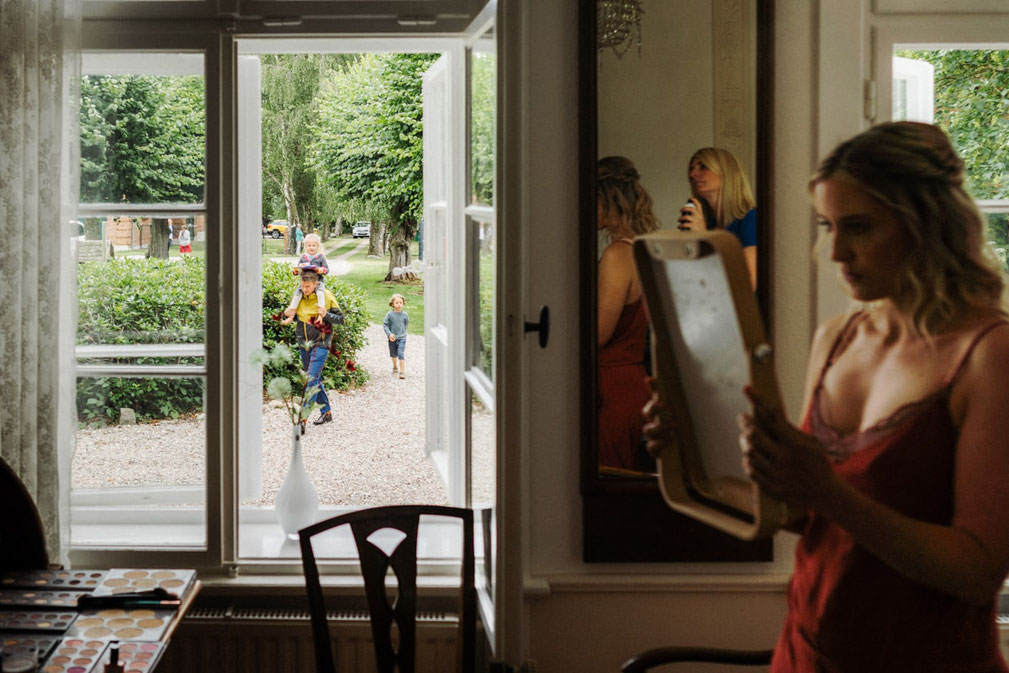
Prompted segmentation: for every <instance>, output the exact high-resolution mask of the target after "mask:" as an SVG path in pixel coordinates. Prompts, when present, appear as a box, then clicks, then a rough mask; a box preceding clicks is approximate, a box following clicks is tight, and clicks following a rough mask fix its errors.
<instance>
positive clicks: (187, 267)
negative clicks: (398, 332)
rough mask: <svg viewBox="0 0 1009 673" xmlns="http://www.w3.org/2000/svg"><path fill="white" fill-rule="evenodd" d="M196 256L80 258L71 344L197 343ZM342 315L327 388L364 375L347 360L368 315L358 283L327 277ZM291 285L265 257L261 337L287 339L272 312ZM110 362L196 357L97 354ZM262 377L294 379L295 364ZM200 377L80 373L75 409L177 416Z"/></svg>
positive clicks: (199, 394)
mask: <svg viewBox="0 0 1009 673" xmlns="http://www.w3.org/2000/svg"><path fill="white" fill-rule="evenodd" d="M205 277H206V268H205V266H204V262H203V260H202V259H200V258H196V257H183V258H181V259H173V260H172V261H168V260H161V259H145V258H142V257H130V258H124V259H119V260H115V261H112V262H85V263H82V264H80V265H79V267H78V275H77V284H78V289H77V296H78V315H79V318H78V326H77V343H78V344H82V345H83V344H164V345H165V349H166V350H167V349H168V348H170V347H171V346H170V344H180V343H204V342H205V339H206V331H205V305H206V301H205V281H204V279H205ZM327 285H328V286H329V288H330V291H332V292H333V293H334V294H335V295H336V298H337V301H338V302H339V304H340V306H341V308H342V309H343V311H344V315H345V316H346V323H345V324H344V325H340V326H337V327H336V328H335V329H334V340H335V343H336V344H337V348H338V349H339V350H340V351H342V352H341V356H340V357H339V358H336V357H332V356H331V357H330V358H329V360H328V362H327V364H326V369H325V370H324V372H323V378H324V381H325V383H326V387H327V388H328V389H331V390H345V389H346V388H348V387H350V386H354V385H361V384H362V383H364V382H365V381H367V378H368V375H367V373H366V372H364V371H363V370H360V369H357V368H356V367H355V366H353V365H352V363H353V360H354V357H355V354H356V352H357V350H358V349H359V348H361V346H363V345H364V330H365V328H366V327H367V324H368V320H367V316H366V314H365V309H364V299H363V294H362V292H361V291H360V289H359V288H357V287H354V286H352V285H349V284H347V283H341V282H339V281H334V280H333V279H327ZM294 287H295V278H294V277H293V276H292V275H291V272H290V267H289V266H288V265H287V264H283V263H280V262H267V263H265V264H264V267H263V345H264V346H265V347H267V348H272V347H274V346H275V345H276V344H278V343H287V344H288V345H290V346H292V347H294V346H296V344H294V343H292V342H293V339H294V327H293V326H289V325H288V326H284V325H281V324H280V323H279V322H276V321H274V320H273V319H272V315H273V314H275V313H278V312H280V311H281V310H283V309H284V308H286V307H287V305H288V303H289V302H290V299H291V293H292V291H293V290H294ZM101 362H102V363H113V364H127V363H128V364H160V365H164V364H198V363H199V362H200V358H186V357H178V356H172V357H167V356H158V357H142V358H114V359H108V358H103V359H102V360H101ZM267 374H268V376H267V379H268V378H270V377H272V376H278V375H285V376H288V378H290V379H291V380H294V381H297V380H298V379H297V367H296V366H295V365H294V364H293V363H292V364H290V366H289V367H288V368H278V369H276V370H274V371H270V372H267ZM203 397H204V382H203V379H202V377H196V378H143V377H141V378H80V379H78V384H77V410H78V414H79V416H80V417H81V419H82V420H102V419H104V420H114V419H116V418H117V417H118V414H119V409H120V408H123V407H129V408H132V409H133V410H134V411H135V412H136V413H137V418H138V419H141V420H150V419H158V418H177V417H179V416H183V415H187V414H192V413H196V412H199V411H202V409H203Z"/></svg>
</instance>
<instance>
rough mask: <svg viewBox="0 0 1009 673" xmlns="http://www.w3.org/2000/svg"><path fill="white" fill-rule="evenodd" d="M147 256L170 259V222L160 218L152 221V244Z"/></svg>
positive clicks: (148, 247)
mask: <svg viewBox="0 0 1009 673" xmlns="http://www.w3.org/2000/svg"><path fill="white" fill-rule="evenodd" d="M145 256H146V257H147V258H148V259H150V258H151V257H153V258H155V259H168V220H166V219H164V218H160V217H155V218H154V219H152V220H151V242H150V245H148V246H147V254H146V255H145Z"/></svg>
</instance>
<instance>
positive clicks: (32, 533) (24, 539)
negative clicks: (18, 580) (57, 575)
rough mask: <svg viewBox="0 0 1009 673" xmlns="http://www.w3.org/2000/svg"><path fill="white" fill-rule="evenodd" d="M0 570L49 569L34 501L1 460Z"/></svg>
mask: <svg viewBox="0 0 1009 673" xmlns="http://www.w3.org/2000/svg"><path fill="white" fill-rule="evenodd" d="M0 512H2V513H3V514H2V515H0V570H42V569H45V568H48V567H49V556H48V554H47V553H46V536H45V531H44V530H43V528H42V519H41V518H40V517H39V511H38V509H37V508H36V507H35V501H34V500H32V497H31V495H30V494H29V493H28V490H27V489H26V488H25V485H24V484H23V483H22V482H21V478H20V477H18V475H17V474H16V473H15V472H14V470H13V469H11V466H10V465H8V464H7V463H6V462H4V461H3V460H2V459H0Z"/></svg>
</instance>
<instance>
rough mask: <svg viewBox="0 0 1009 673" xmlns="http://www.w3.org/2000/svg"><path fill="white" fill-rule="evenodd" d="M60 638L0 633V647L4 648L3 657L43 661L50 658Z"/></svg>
mask: <svg viewBox="0 0 1009 673" xmlns="http://www.w3.org/2000/svg"><path fill="white" fill-rule="evenodd" d="M59 640H60V639H59V637H58V636H35V635H30V634H26V633H10V632H3V633H0V646H3V656H4V657H5V658H6V657H14V656H22V657H30V658H34V659H35V660H36V661H43V660H44V659H45V658H46V657H48V656H49V653H50V652H51V651H52V649H53V646H54V645H55V644H56V643H58V642H59Z"/></svg>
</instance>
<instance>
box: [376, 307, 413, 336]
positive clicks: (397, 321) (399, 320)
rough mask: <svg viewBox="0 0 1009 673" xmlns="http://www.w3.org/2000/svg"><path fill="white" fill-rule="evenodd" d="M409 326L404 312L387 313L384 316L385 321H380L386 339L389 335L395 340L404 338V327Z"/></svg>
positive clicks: (408, 320) (408, 319)
mask: <svg viewBox="0 0 1009 673" xmlns="http://www.w3.org/2000/svg"><path fill="white" fill-rule="evenodd" d="M409 324H410V316H408V315H407V314H406V311H400V312H399V313H397V312H396V311H389V312H388V313H386V314H385V320H383V321H382V328H383V329H384V330H385V335H386V336H387V337H388V336H390V335H392V336H394V337H396V338H397V339H405V338H406V326H407V325H409Z"/></svg>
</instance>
